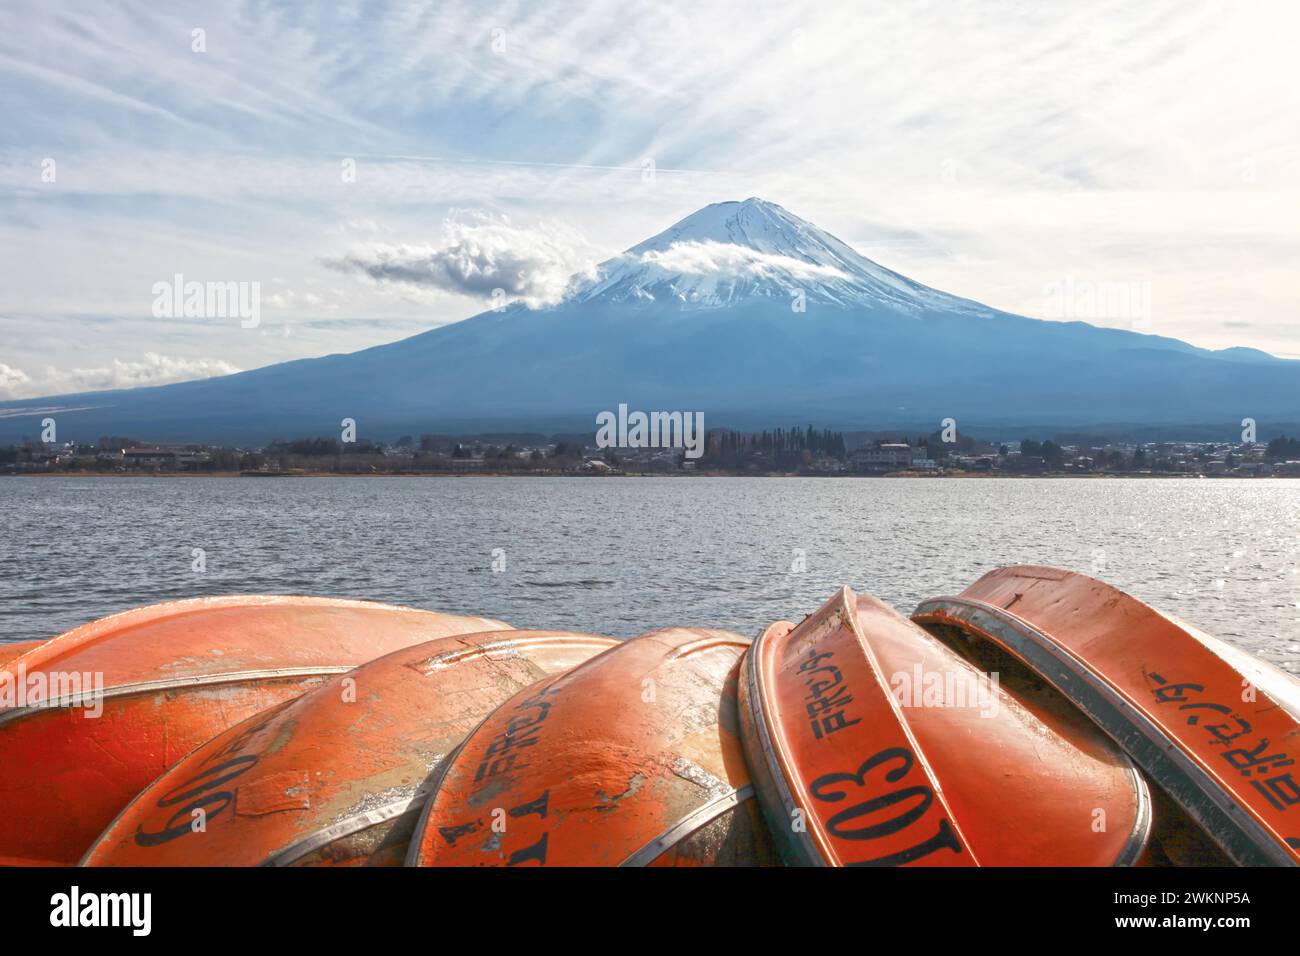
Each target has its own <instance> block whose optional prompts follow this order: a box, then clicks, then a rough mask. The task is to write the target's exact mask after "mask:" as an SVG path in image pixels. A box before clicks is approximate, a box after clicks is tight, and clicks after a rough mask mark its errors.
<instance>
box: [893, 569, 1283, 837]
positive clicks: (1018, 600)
mask: <svg viewBox="0 0 1300 956" xmlns="http://www.w3.org/2000/svg"><path fill="white" fill-rule="evenodd" d="M958 600H964V601H965V602H967V603H968V604H973V605H975V606H986V607H988V608H991V609H994V610H995V611H996V612H998V613H1000V614H1002V615H1005V616H1008V617H1009V618H1011V619H1012V620H1013V621H1018V622H1022V623H1023V624H1025V625H1027V626H1028V627H1029V628H1031V629H1033V631H1035V632H1037V633H1038V634H1039V635H1041V636H1042V637H1043V638H1044V639H1045V640H1046V641H1049V642H1051V643H1052V644H1053V645H1055V648H1056V649H1057V653H1058V656H1061V657H1062V658H1063V659H1065V660H1068V661H1071V662H1073V663H1074V664H1077V665H1078V666H1079V667H1081V668H1083V669H1084V671H1086V672H1087V673H1088V674H1090V675H1091V676H1092V677H1093V678H1094V679H1096V680H1097V681H1098V682H1099V684H1100V685H1101V686H1104V687H1107V688H1109V689H1110V691H1112V692H1113V693H1114V694H1116V695H1118V697H1119V698H1120V699H1121V700H1122V701H1123V702H1124V703H1125V704H1127V706H1128V707H1129V708H1131V711H1127V712H1126V713H1129V714H1135V715H1137V716H1138V717H1140V718H1142V719H1145V720H1146V721H1150V722H1151V723H1152V724H1154V725H1155V727H1156V728H1158V730H1159V733H1160V734H1162V735H1163V737H1164V740H1163V741H1160V743H1159V746H1160V747H1161V748H1163V747H1168V746H1171V747H1175V748H1177V749H1178V750H1180V751H1181V752H1182V753H1183V754H1185V755H1186V756H1187V757H1190V758H1191V761H1192V763H1193V765H1194V766H1195V767H1196V768H1198V772H1199V774H1200V775H1201V777H1200V781H1201V783H1202V784H1204V785H1205V786H1207V787H1210V788H1216V789H1217V792H1218V793H1220V794H1222V795H1224V796H1225V797H1226V798H1227V800H1229V801H1230V802H1231V803H1235V804H1236V806H1237V807H1239V808H1241V810H1244V811H1245V812H1246V813H1247V814H1249V815H1250V816H1251V817H1252V818H1253V819H1254V820H1255V821H1256V822H1257V823H1258V824H1259V825H1260V826H1261V827H1262V828H1263V830H1264V831H1266V833H1267V834H1268V837H1269V838H1271V839H1272V840H1273V841H1276V850H1275V851H1272V850H1271V851H1270V852H1277V851H1280V854H1279V858H1280V859H1285V858H1286V856H1287V854H1288V852H1289V855H1290V857H1292V858H1294V859H1295V860H1296V861H1298V862H1300V783H1297V781H1298V780H1300V774H1297V772H1296V765H1295V760H1296V758H1297V756H1300V681H1297V680H1296V678H1294V677H1292V676H1291V675H1289V674H1286V673H1284V672H1283V671H1281V670H1279V669H1278V668H1276V667H1273V666H1272V665H1270V664H1268V663H1266V662H1264V661H1261V660H1259V659H1258V658H1255V657H1253V656H1252V655H1250V654H1247V653H1246V652H1244V651H1241V650H1239V649H1237V648H1235V647H1232V646H1230V645H1228V644H1225V643H1223V642H1222V641H1219V640H1217V639H1216V638H1213V637H1211V636H1210V635H1208V634H1205V633H1204V632H1202V631H1200V630H1198V629H1197V628H1195V627H1192V626H1191V625H1188V624H1185V623H1183V622H1181V621H1178V620H1176V619H1175V618H1173V617H1170V616H1168V615H1166V614H1163V613H1161V612H1160V611H1158V610H1156V609H1155V608H1152V607H1149V606H1147V605H1146V604H1143V603H1142V602H1141V601H1139V600H1137V599H1136V598H1134V597H1132V596H1130V595H1128V594H1126V593H1124V592H1123V591H1120V590H1119V589H1117V588H1114V587H1112V586H1111V585H1109V584H1106V583H1105V582H1103V581H1098V580H1097V579H1095V578H1091V577H1088V576H1087V575H1083V574H1076V573H1074V572H1071V571H1065V570H1061V569H1057V568H1048V567H1038V566H1018V567H1007V568H999V569H997V570H995V571H991V572H989V573H988V574H986V575H984V576H983V577H982V578H980V579H979V580H978V581H976V582H975V583H974V584H972V585H971V586H970V587H968V588H966V590H965V591H963V592H962V593H961V594H960V595H959V597H958V599H945V598H936V599H933V600H932V601H926V602H924V603H923V604H922V606H921V609H919V610H918V613H917V614H916V615H914V619H915V620H917V621H918V622H920V623H922V624H926V625H946V626H952V627H957V628H959V629H961V630H963V631H965V632H967V633H970V634H973V635H977V636H979V637H982V638H984V639H987V640H991V641H994V643H996V644H999V645H1000V646H1003V647H1004V649H1006V650H1008V651H1010V652H1011V653H1013V654H1015V653H1016V651H1015V650H1014V649H1013V648H1011V647H1009V646H1007V645H1006V643H1005V642H1004V641H1003V640H1002V639H1001V638H999V637H998V636H997V635H994V634H991V633H989V632H988V631H986V630H984V629H982V628H980V627H978V626H976V625H974V624H972V622H971V621H969V620H965V619H963V617H962V616H961V614H960V610H959V608H958V607H957V606H956V605H954V606H953V607H952V608H948V609H944V608H943V607H941V605H942V604H943V602H945V601H954V602H955V601H958ZM1061 652H1063V654H1061ZM1017 656H1022V655H1019V654H1017ZM1022 659H1023V657H1022ZM1144 769H1147V768H1144ZM1171 796H1174V798H1175V800H1179V799H1180V798H1179V796H1178V795H1177V794H1171ZM1180 802H1181V801H1180ZM1184 809H1187V810H1188V812H1190V813H1192V814H1193V815H1194V816H1195V810H1194V809H1193V808H1192V807H1190V806H1187V805H1185V806H1184ZM1210 835H1211V836H1212V837H1215V838H1216V839H1219V838H1220V835H1218V834H1216V833H1215V832H1213V830H1212V829H1211V830H1210ZM1225 849H1226V847H1225Z"/></svg>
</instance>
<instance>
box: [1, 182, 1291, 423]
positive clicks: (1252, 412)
mask: <svg viewBox="0 0 1300 956" xmlns="http://www.w3.org/2000/svg"><path fill="white" fill-rule="evenodd" d="M800 309H802V310H800ZM619 403H627V404H629V405H630V406H632V407H633V408H638V407H639V408H642V409H646V410H656V409H659V410H690V411H703V412H705V414H706V422H707V423H708V424H709V425H711V426H713V425H735V426H738V427H747V426H750V425H769V424H773V423H778V422H780V423H789V422H792V421H799V422H804V421H809V420H811V421H814V422H817V423H819V424H826V425H833V426H839V427H875V428H881V427H889V426H899V425H909V426H910V425H913V424H916V423H933V424H936V425H937V423H938V422H939V420H940V419H942V418H946V417H952V418H956V419H957V420H958V422H959V423H961V424H962V425H964V426H970V425H976V424H986V425H991V424H997V423H1012V422H1014V423H1016V424H1018V425H1028V424H1034V423H1043V424H1053V425H1070V424H1090V423H1097V422H1132V423H1145V424H1177V423H1188V424H1190V423H1199V422H1224V423H1227V422H1236V421H1240V420H1241V418H1243V417H1245V416H1251V417H1254V418H1256V419H1258V420H1260V421H1267V420H1274V421H1277V420H1296V419H1300V362H1290V361H1285V360H1281V359H1276V358H1274V357H1272V356H1268V355H1266V354H1265V353H1262V352H1257V351H1256V350H1253V349H1227V350H1224V351H1222V352H1212V351H1209V350H1205V349H1199V348H1196V347H1194V346H1191V345H1188V344H1187V343H1184V342H1180V341H1178V340H1176V339H1169V338H1164V337H1160V336H1151V335H1141V334H1138V333H1134V332H1128V331H1124V330H1118V329H1106V328H1098V327H1095V326H1091V325H1088V324H1086V323H1083V322H1047V321H1041V320H1036V319H1029V318H1025V317H1022V316H1016V315H1011V314H1008V313H1005V312H1000V311H998V310H996V309H991V308H988V307H987V306H983V305H980V304H979V303H976V302H972V301H970V300H968V299H962V298H959V297H956V296H952V295H949V294H948V293H945V292H941V291H939V290H936V289H932V288H929V287H927V286H924V285H921V284H920V283H917V282H914V281H912V280H910V279H908V278H906V277H905V276H902V275H899V274H898V273H895V272H892V271H890V270H889V269H886V268H885V267H883V266H881V265H879V264H877V263H875V262H873V261H871V260H870V259H867V258H866V257H864V256H861V255H860V254H858V253H857V252H855V251H854V250H853V249H851V248H849V247H848V246H847V245H845V244H844V243H843V242H841V241H840V240H838V239H836V238H835V237H834V236H831V235H830V234H828V233H826V232H824V231H822V230H820V229H818V228H816V227H815V226H813V225H812V224H810V223H808V222H805V221H804V220H802V219H799V218H798V217H796V216H794V215H792V214H791V213H789V212H787V211H786V210H784V209H782V208H781V207H779V206H776V205H774V204H772V203H767V202H763V201H762V200H757V199H750V200H746V201H745V202H739V203H737V202H732V203H717V204H714V205H711V206H708V207H705V208H704V209H702V210H699V211H698V212H696V213H694V214H692V215H691V216H688V217H687V218H686V219H683V220H682V221H681V222H679V223H677V224H676V225H674V226H672V227H670V228H669V229H667V230H665V231H664V232H663V233H661V234H659V235H657V236H654V237H652V238H651V239H648V240H646V241H645V242H642V243H640V244H638V245H636V246H633V247H632V248H630V249H629V250H627V252H625V253H624V254H623V255H621V256H618V257H616V258H614V259H611V260H609V261H607V262H605V263H603V264H602V265H601V267H600V270H599V275H598V277H597V278H596V279H594V280H591V281H588V282H584V283H581V284H579V285H577V286H575V287H574V289H573V290H572V292H571V294H570V295H569V296H568V297H567V298H566V299H565V300H564V301H563V302H562V303H560V304H559V305H557V306H554V307H551V308H547V309H540V310H529V309H526V308H524V307H522V306H511V307H508V308H506V309H504V310H502V311H499V312H485V313H482V314H480V315H476V316H474V317H472V318H469V319H466V320H465V321H463V322H458V323H455V324H453V325H449V326H444V327H441V328H437V329H433V330H431V331H429V332H425V333H422V334H420V335H416V336H412V337H411V338H407V339H404V340H402V341H399V342H393V343H390V344H386V345H381V346H377V347H374V348H370V349H365V350H363V351H360V352H355V353H351V354H346V355H330V356H326V357H323V358H318V359H306V360H300V361H295V362H288V363H283V364H280V365H274V366H269V367H267V368H262V369H256V370H253V371H249V372H242V373H240V374H237V375H230V376H224V377H221V378H212V379H205V380H203V381H197V382H184V383H179V384H175V385H166V386H159V387H154V388H145V389H132V390H123V391H111V392H98V393H87V394H81V395H74V396H62V397H58V398H55V399H40V400H30V401H25V402H8V403H2V404H0V440H7V441H12V440H15V439H16V438H17V437H19V436H20V435H27V436H32V437H34V436H35V435H36V434H37V433H38V432H39V419H40V418H41V417H42V415H43V414H45V413H46V412H44V411H42V409H48V408H49V407H59V408H61V409H63V410H62V411H60V412H58V413H57V414H56V417H57V419H58V421H59V425H60V438H74V437H75V438H78V439H83V440H93V439H95V438H96V437H98V436H99V435H101V434H108V433H112V434H118V435H121V434H129V435H132V436H137V437H141V438H148V439H155V440H166V439H172V440H180V439H193V440H202V441H238V442H245V443H261V442H265V441H268V440H269V439H271V438H273V437H277V436H279V437H290V436H299V435H309V434H310V435H317V434H331V433H334V432H336V431H337V430H338V427H339V426H338V423H339V421H340V419H342V418H344V417H350V418H354V419H356V420H357V422H358V424H359V428H360V432H361V434H362V435H363V436H368V437H372V438H374V437H395V436H396V435H397V434H400V433H403V432H411V433H418V432H420V431H435V430H442V431H448V430H471V429H473V430H488V429H500V430H506V429H511V428H521V427H530V428H539V429H540V428H570V427H583V426H585V427H589V428H594V420H595V415H596V413H597V412H599V411H601V410H605V409H614V408H616V407H617V405H618V404H619ZM74 409H75V410H74Z"/></svg>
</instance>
